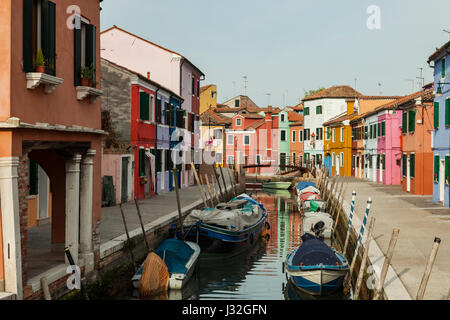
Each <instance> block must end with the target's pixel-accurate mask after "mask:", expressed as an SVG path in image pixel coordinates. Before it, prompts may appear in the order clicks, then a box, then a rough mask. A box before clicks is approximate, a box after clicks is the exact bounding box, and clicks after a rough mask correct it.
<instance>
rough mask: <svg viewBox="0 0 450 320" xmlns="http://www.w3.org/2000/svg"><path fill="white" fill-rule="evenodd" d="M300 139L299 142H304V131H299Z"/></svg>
mask: <svg viewBox="0 0 450 320" xmlns="http://www.w3.org/2000/svg"><path fill="white" fill-rule="evenodd" d="M298 137H299V139H298V141H300V142H302V141H303V130H299V131H298Z"/></svg>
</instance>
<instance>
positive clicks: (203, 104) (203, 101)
mask: <svg viewBox="0 0 450 320" xmlns="http://www.w3.org/2000/svg"><path fill="white" fill-rule="evenodd" d="M216 107H217V86H216V85H214V84H209V85H207V86H204V87H201V88H200V114H202V113H204V112H205V111H206V110H208V109H215V108H216Z"/></svg>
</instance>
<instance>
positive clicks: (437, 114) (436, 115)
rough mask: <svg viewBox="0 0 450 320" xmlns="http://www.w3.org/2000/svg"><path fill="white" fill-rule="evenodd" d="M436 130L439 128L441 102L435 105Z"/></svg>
mask: <svg viewBox="0 0 450 320" xmlns="http://www.w3.org/2000/svg"><path fill="white" fill-rule="evenodd" d="M434 128H435V129H437V128H439V102H435V103H434Z"/></svg>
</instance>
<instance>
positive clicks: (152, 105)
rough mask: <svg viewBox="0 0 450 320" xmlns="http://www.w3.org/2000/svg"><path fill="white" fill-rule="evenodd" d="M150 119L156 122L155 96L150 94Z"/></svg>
mask: <svg viewBox="0 0 450 320" xmlns="http://www.w3.org/2000/svg"><path fill="white" fill-rule="evenodd" d="M150 121H151V122H155V96H150Z"/></svg>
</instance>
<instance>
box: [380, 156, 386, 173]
mask: <svg viewBox="0 0 450 320" xmlns="http://www.w3.org/2000/svg"><path fill="white" fill-rule="evenodd" d="M381 165H382V168H383V170H386V155H385V154H382V155H381Z"/></svg>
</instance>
